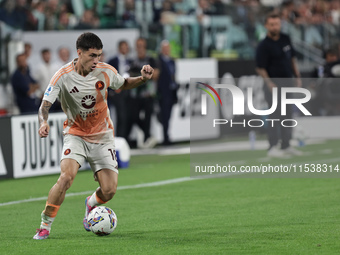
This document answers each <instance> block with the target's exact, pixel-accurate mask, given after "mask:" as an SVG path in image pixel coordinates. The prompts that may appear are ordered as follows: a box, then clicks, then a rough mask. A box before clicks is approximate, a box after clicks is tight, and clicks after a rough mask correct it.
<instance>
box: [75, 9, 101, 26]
mask: <svg viewBox="0 0 340 255" xmlns="http://www.w3.org/2000/svg"><path fill="white" fill-rule="evenodd" d="M99 26H100V21H99V19H98V17H96V16H95V14H94V12H93V11H92V10H85V11H84V13H83V16H82V18H81V20H80V22H79V24H78V25H77V26H76V27H75V29H94V28H98V27H99Z"/></svg>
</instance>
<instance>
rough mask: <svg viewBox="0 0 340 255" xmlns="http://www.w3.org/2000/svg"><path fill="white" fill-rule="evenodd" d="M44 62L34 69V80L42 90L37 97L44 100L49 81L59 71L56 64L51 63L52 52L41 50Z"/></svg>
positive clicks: (37, 93)
mask: <svg viewBox="0 0 340 255" xmlns="http://www.w3.org/2000/svg"><path fill="white" fill-rule="evenodd" d="M41 59H42V62H41V63H40V64H39V65H38V66H36V67H34V68H33V78H34V79H35V80H36V81H37V82H38V83H39V85H40V88H39V90H37V91H36V96H37V97H39V98H42V97H43V95H44V92H45V90H46V88H47V86H48V83H49V81H50V80H51V78H52V76H53V75H54V74H55V72H56V71H57V70H58V69H59V66H57V65H56V64H55V63H53V62H52V61H51V50H50V49H47V48H45V49H42V50H41Z"/></svg>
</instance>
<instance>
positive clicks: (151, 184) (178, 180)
mask: <svg viewBox="0 0 340 255" xmlns="http://www.w3.org/2000/svg"><path fill="white" fill-rule="evenodd" d="M321 162H322V163H335V162H339V158H330V159H325V160H321ZM234 163H240V162H234ZM242 163H243V162H242ZM304 163H306V162H295V163H292V164H296V165H298V164H304ZM309 163H311V162H309ZM236 165H238V164H236ZM235 174H236V175H237V174H240V173H235ZM235 174H233V173H229V174H214V175H203V176H202V177H201V176H198V177H197V176H195V177H189V176H187V177H181V178H175V179H168V180H163V181H156V182H148V183H141V184H135V185H125V186H119V187H118V188H117V190H126V189H139V188H147V187H156V186H163V185H167V184H174V183H181V182H187V181H193V180H200V179H208V178H216V177H217V178H218V177H228V176H230V175H235ZM92 193H93V190H91V191H82V192H74V193H67V194H66V197H74V196H80V195H87V194H92ZM44 200H47V196H45V197H36V198H28V199H22V200H16V201H10V202H5V203H0V207H1V206H6V205H15V204H22V203H29V202H36V201H44Z"/></svg>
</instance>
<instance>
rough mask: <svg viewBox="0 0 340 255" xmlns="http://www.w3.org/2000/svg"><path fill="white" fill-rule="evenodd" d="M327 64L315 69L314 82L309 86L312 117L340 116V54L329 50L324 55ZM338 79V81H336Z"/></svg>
mask: <svg viewBox="0 0 340 255" xmlns="http://www.w3.org/2000/svg"><path fill="white" fill-rule="evenodd" d="M324 58H325V64H324V65H320V66H318V67H317V68H315V69H314V71H313V73H312V75H311V76H312V77H313V78H320V79H317V80H316V81H314V80H313V82H312V83H311V84H309V90H310V91H311V94H312V100H311V102H310V105H311V107H310V108H311V113H312V115H334V114H340V111H339V110H340V108H339V107H340V104H339V102H340V86H339V78H340V73H339V71H340V60H339V55H338V52H337V51H336V50H334V49H328V50H326V51H325V54H324ZM335 78H337V79H335Z"/></svg>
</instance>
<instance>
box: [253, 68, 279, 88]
mask: <svg viewBox="0 0 340 255" xmlns="http://www.w3.org/2000/svg"><path fill="white" fill-rule="evenodd" d="M256 72H257V74H258V75H260V76H261V77H262V78H263V80H264V81H265V83H266V85H267V87H268V89H269V91H272V90H273V88H274V87H276V85H275V83H274V82H273V81H272V80H271V79H270V77H269V75H268V73H267V71H266V69H264V68H260V67H257V68H256Z"/></svg>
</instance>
